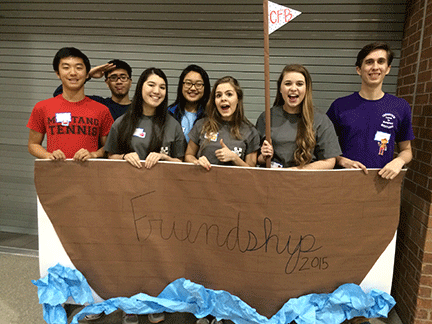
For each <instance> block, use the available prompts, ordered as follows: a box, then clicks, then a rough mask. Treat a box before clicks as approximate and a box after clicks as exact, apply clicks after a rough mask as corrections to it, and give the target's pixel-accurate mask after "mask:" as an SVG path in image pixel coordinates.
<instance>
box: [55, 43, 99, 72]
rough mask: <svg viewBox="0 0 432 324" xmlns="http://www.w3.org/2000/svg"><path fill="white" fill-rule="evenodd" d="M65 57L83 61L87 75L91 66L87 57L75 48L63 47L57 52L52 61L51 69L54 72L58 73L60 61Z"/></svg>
mask: <svg viewBox="0 0 432 324" xmlns="http://www.w3.org/2000/svg"><path fill="white" fill-rule="evenodd" d="M66 57H79V58H81V59H82V60H83V62H84V65H85V67H86V72H87V73H89V72H90V69H91V66H90V60H89V59H88V57H87V55H85V54H84V53H83V52H81V51H80V50H79V49H77V48H75V47H63V48H61V49H59V50H58V52H57V53H56V55H55V56H54V60H53V68H54V71H56V72H58V71H59V65H60V60H61V59H63V58H66Z"/></svg>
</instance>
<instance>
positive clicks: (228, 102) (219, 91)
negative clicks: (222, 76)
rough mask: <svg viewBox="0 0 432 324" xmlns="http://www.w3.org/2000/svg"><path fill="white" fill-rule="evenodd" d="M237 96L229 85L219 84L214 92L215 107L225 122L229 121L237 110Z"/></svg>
mask: <svg viewBox="0 0 432 324" xmlns="http://www.w3.org/2000/svg"><path fill="white" fill-rule="evenodd" d="M237 104H238V96H237V92H236V91H235V89H234V87H233V86H232V85H231V84H230V83H221V84H219V85H218V86H217V88H216V91H215V105H216V108H217V110H218V112H219V114H220V115H221V117H222V119H223V120H225V121H230V120H232V118H233V114H234V113H235V111H236V109H237Z"/></svg>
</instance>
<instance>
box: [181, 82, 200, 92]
mask: <svg viewBox="0 0 432 324" xmlns="http://www.w3.org/2000/svg"><path fill="white" fill-rule="evenodd" d="M183 86H184V87H185V88H186V89H190V88H192V87H193V86H195V89H197V90H201V89H202V88H203V87H204V82H201V81H197V82H195V83H193V82H192V81H189V80H186V81H183Z"/></svg>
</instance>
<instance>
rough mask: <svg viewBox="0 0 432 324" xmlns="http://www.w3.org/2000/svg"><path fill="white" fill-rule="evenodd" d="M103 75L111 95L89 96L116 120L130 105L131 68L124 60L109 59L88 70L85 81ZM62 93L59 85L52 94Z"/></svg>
mask: <svg viewBox="0 0 432 324" xmlns="http://www.w3.org/2000/svg"><path fill="white" fill-rule="evenodd" d="M102 76H105V83H106V84H107V86H108V88H109V89H110V91H111V97H109V98H103V97H101V96H89V97H90V98H91V99H93V100H95V101H97V102H100V103H101V104H103V105H105V106H107V107H108V109H109V111H110V113H111V115H112V117H113V118H114V120H116V119H117V118H118V117H120V116H121V115H123V114H124V113H125V112H126V110H128V108H129V107H130V105H131V100H130V99H129V89H130V87H131V85H132V68H131V67H130V66H129V64H127V63H126V62H125V61H122V60H118V59H115V60H111V61H109V62H108V63H106V64H103V65H99V66H96V67H94V68H93V69H91V70H90V72H89V77H88V78H87V81H88V80H90V79H91V78H94V79H98V78H101V77H102ZM61 93H62V86H61V85H60V86H59V87H58V88H57V89H56V91H55V92H54V96H57V95H59V94H61Z"/></svg>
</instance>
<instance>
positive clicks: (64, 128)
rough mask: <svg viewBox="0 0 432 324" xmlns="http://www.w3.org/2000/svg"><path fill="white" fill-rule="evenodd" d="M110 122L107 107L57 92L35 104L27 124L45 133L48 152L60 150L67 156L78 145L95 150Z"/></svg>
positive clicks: (87, 99) (107, 130) (109, 126)
mask: <svg viewBox="0 0 432 324" xmlns="http://www.w3.org/2000/svg"><path fill="white" fill-rule="evenodd" d="M113 122H114V120H113V118H112V116H111V114H110V112H109V109H108V108H107V107H106V106H104V105H102V104H100V103H98V102H96V101H94V100H92V99H90V98H88V97H85V98H84V99H83V100H81V101H79V102H69V101H67V100H65V99H64V98H63V96H62V95H58V96H56V97H54V98H50V99H47V100H43V101H40V102H38V103H37V104H36V105H35V107H34V108H33V111H32V113H31V115H30V119H29V121H28V123H27V127H28V128H30V129H32V130H34V131H36V132H39V133H41V134H46V137H47V151H48V152H54V151H55V150H61V151H62V152H63V153H64V154H65V155H66V158H68V159H69V158H73V156H74V155H75V153H76V152H77V151H79V150H80V149H81V148H84V149H86V150H88V151H89V152H94V151H97V150H98V140H99V137H102V136H107V135H108V133H109V131H110V128H111V125H112V123H113Z"/></svg>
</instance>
